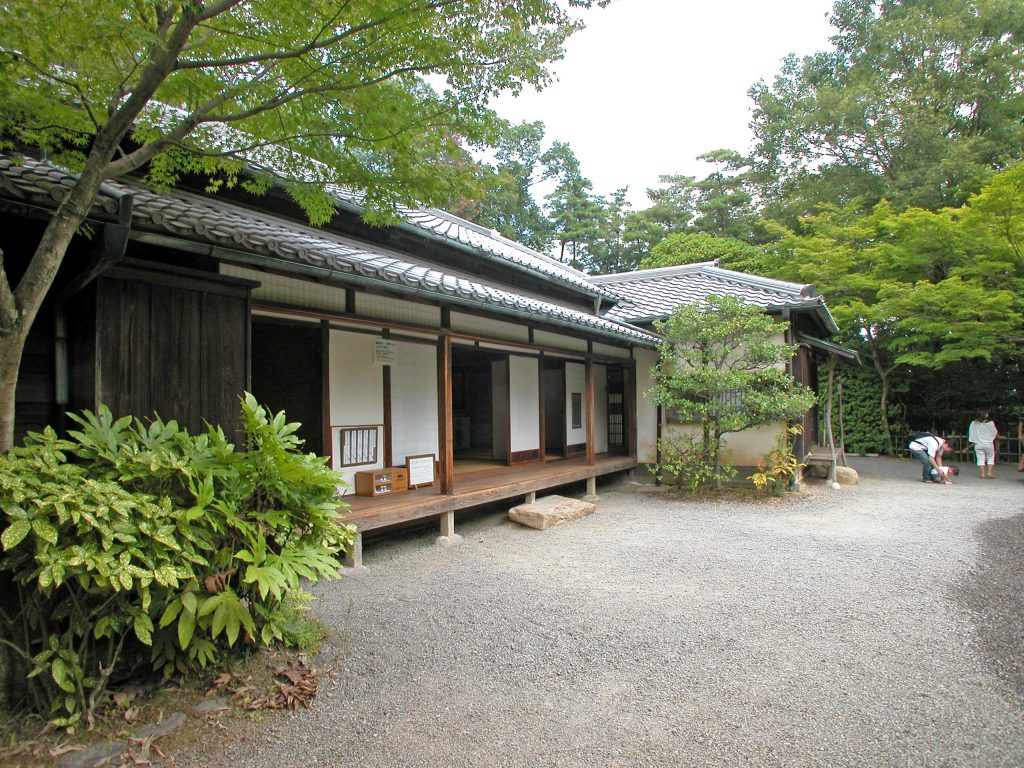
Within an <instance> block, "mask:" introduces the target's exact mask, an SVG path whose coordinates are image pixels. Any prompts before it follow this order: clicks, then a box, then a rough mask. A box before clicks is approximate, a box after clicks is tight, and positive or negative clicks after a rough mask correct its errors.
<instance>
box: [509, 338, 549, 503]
mask: <svg viewBox="0 0 1024 768" xmlns="http://www.w3.org/2000/svg"><path fill="white" fill-rule="evenodd" d="M530 332H531V337H530V338H531V343H532V339H533V336H532V332H533V328H531V329H530ZM511 393H512V390H511V389H509V396H510V397H511ZM544 401H545V397H544V350H541V353H540V357H539V358H537V417H538V418H539V419H540V421H539V426H538V427H537V441H538V446H537V455H538V456H539V457H540V460H541V461H547V460H548V454H547V436H546V432H545V430H546V429H547V426H546V423H545V420H546V418H547V415H546V413H545V410H544V408H545V405H544ZM530 503H531V504H532V503H533V502H530Z"/></svg>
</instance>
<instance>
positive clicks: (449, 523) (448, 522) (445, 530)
mask: <svg viewBox="0 0 1024 768" xmlns="http://www.w3.org/2000/svg"><path fill="white" fill-rule="evenodd" d="M440 523H441V535H442V536H447V537H448V538H449V539H450V538H452V537H454V536H455V512H454V511H452V510H449V511H448V512H442V513H441V516H440Z"/></svg>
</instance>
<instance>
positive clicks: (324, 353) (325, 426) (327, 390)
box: [320, 320, 337, 469]
mask: <svg viewBox="0 0 1024 768" xmlns="http://www.w3.org/2000/svg"><path fill="white" fill-rule="evenodd" d="M320 429H321V432H320V434H321V438H322V439H323V445H322V448H323V450H322V452H321V455H322V456H330V457H331V468H332V469H333V468H334V466H335V461H336V459H337V457H336V456H335V455H334V432H333V430H332V429H331V325H330V323H329V322H327V321H326V320H321V321H320Z"/></svg>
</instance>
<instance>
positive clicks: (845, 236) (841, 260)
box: [758, 169, 1024, 452]
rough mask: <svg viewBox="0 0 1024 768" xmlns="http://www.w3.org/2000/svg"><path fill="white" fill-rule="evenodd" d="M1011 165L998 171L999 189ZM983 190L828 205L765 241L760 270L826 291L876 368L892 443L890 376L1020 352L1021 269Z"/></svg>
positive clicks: (850, 336) (847, 332)
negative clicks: (951, 203) (965, 202)
mask: <svg viewBox="0 0 1024 768" xmlns="http://www.w3.org/2000/svg"><path fill="white" fill-rule="evenodd" d="M1017 173H1018V172H1017V171H1016V170H1015V169H1014V170H1012V171H1008V172H1006V173H1004V174H1003V176H1002V177H997V179H996V180H995V181H994V182H993V184H994V185H995V188H996V189H1003V188H1004V187H1005V186H1006V184H1007V182H1006V176H1007V175H1009V176H1010V178H1011V179H1012V178H1014V177H1015V176H1016V174H1017ZM1011 186H1012V184H1011ZM987 192H988V188H986V189H985V190H983V191H982V193H980V194H979V195H978V196H977V197H976V198H974V200H977V201H981V205H980V206H979V208H978V210H974V206H973V205H970V206H968V207H967V208H964V209H944V210H941V211H938V212H932V211H928V210H924V209H921V208H908V209H903V210H900V209H898V208H895V207H894V206H892V205H890V204H889V203H887V202H884V201H883V202H882V203H879V204H878V205H876V206H875V207H874V209H873V210H872V211H871V213H870V214H869V215H867V216H863V215H861V213H860V210H859V207H858V206H856V205H854V206H847V207H842V208H839V207H826V208H825V209H824V210H823V211H822V212H821V213H820V214H819V215H817V216H815V217H810V218H808V219H806V220H804V222H803V225H802V231H801V232H799V233H789V234H787V235H785V236H784V237H782V238H781V239H780V240H779V241H778V242H776V243H774V244H772V245H770V246H767V247H766V248H765V249H764V255H763V257H762V258H761V259H760V260H759V262H758V269H759V271H761V272H762V273H763V274H767V275H770V276H773V277H778V278H780V279H784V280H792V281H794V282H807V283H815V284H816V285H817V286H818V288H819V290H820V291H821V292H822V294H823V295H825V296H827V297H828V300H829V305H830V307H831V309H832V312H833V314H834V315H835V318H836V321H837V322H838V324H839V326H840V328H842V329H843V334H844V340H845V342H846V343H847V344H849V345H851V346H854V347H856V348H858V349H860V351H861V352H862V354H863V356H864V357H865V359H866V360H867V361H868V362H869V363H870V365H871V366H872V368H873V369H874V370H875V372H876V373H877V375H878V378H879V381H880V383H881V391H880V402H879V410H880V413H881V418H882V427H883V433H884V434H883V437H884V442H885V445H886V448H887V449H888V450H889V451H890V452H891V451H892V450H893V448H894V444H893V440H892V433H891V420H890V414H889V402H890V400H889V397H890V393H891V391H892V388H893V383H894V380H896V379H900V380H901V381H903V382H904V383H905V384H908V385H909V386H910V387H911V389H912V388H913V380H914V377H915V376H929V377H931V376H935V375H936V373H935V372H936V371H937V370H942V369H943V368H945V367H948V366H951V365H955V364H960V363H963V362H965V361H974V362H976V363H985V364H991V363H992V362H993V361H999V360H1004V359H1006V358H1008V357H1009V358H1011V359H1014V358H1017V357H1019V356H1020V355H1021V353H1022V351H1024V340H1022V330H1021V329H1022V328H1024V313H1022V309H1024V308H1022V301H1021V293H1020V291H1019V287H1018V286H1019V285H1020V280H1021V278H1022V277H1024V273H1022V272H1021V271H1020V269H1019V268H1018V267H1013V269H1011V268H1010V267H1012V266H1013V265H1012V260H1010V261H1008V260H1007V258H1006V256H1005V254H1002V253H1001V252H999V251H992V250H990V249H989V247H988V246H989V244H990V243H991V242H992V240H991V238H992V237H993V234H992V233H993V231H998V230H999V227H1000V224H999V220H1000V219H999V212H1002V211H1003V210H1005V207H1004V206H996V211H995V212H986V211H985V202H987V201H990V200H992V199H993V198H995V197H999V195H998V194H995V193H993V194H987ZM1004 221H1005V220H1004ZM1007 250H1008V252H1009V253H1012V248H1008V249H1007Z"/></svg>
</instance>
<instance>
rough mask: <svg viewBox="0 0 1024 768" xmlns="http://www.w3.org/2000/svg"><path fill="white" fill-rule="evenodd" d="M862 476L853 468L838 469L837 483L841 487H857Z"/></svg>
mask: <svg viewBox="0 0 1024 768" xmlns="http://www.w3.org/2000/svg"><path fill="white" fill-rule="evenodd" d="M858 480H860V475H858V474H857V470H855V469H854V468H853V467H836V482H837V483H839V484H840V485H856V484H857V481H858Z"/></svg>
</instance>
